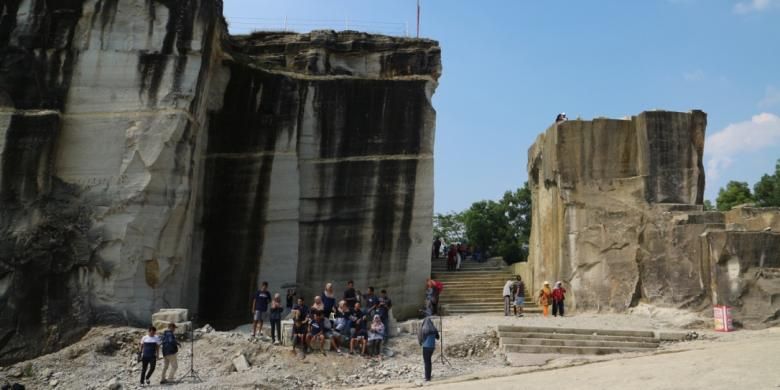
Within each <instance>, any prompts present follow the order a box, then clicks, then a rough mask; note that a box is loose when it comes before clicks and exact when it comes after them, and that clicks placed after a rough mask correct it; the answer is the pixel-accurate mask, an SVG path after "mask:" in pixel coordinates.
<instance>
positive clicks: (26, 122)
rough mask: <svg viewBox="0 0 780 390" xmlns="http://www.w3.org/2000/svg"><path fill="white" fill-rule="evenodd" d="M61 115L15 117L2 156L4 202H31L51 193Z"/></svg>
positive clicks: (2, 195) (1, 189)
mask: <svg viewBox="0 0 780 390" xmlns="http://www.w3.org/2000/svg"><path fill="white" fill-rule="evenodd" d="M59 128H60V118H59V115H55V114H50V115H35V116H28V115H13V116H12V117H11V122H10V126H9V128H8V130H7V131H6V134H5V149H4V150H3V153H2V160H1V161H0V164H2V171H0V174H2V176H0V177H2V181H0V183H2V185H1V186H0V198H2V199H3V200H4V201H10V202H28V201H33V200H35V199H37V198H38V197H39V196H41V195H44V194H46V193H47V191H48V188H49V180H50V174H51V168H52V167H51V160H52V159H51V155H52V153H53V146H54V142H55V139H56V137H57V134H58V133H59Z"/></svg>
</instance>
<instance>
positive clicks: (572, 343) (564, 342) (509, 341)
mask: <svg viewBox="0 0 780 390" xmlns="http://www.w3.org/2000/svg"><path fill="white" fill-rule="evenodd" d="M508 345H536V346H559V347H602V348H603V347H607V348H645V349H655V348H658V342H657V341H652V342H648V341H607V340H577V339H539V338H504V337H502V338H501V339H500V341H499V346H508Z"/></svg>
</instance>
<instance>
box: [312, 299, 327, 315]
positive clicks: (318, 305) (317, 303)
mask: <svg viewBox="0 0 780 390" xmlns="http://www.w3.org/2000/svg"><path fill="white" fill-rule="evenodd" d="M309 309H310V310H311V312H312V313H314V311H315V310H316V311H318V312H323V311H325V304H324V303H322V297H320V296H319V295H317V296H316V297H314V303H312V304H311V308H309Z"/></svg>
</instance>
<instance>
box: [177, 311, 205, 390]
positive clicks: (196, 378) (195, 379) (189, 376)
mask: <svg viewBox="0 0 780 390" xmlns="http://www.w3.org/2000/svg"><path fill="white" fill-rule="evenodd" d="M196 319H197V315H193V316H192V326H191V327H190V370H189V371H187V373H186V374H184V376H182V377H181V378H179V380H178V382H184V381H185V380H188V381H190V382H192V383H200V382H203V379H201V377H200V375H198V371H196V370H195V320H196Z"/></svg>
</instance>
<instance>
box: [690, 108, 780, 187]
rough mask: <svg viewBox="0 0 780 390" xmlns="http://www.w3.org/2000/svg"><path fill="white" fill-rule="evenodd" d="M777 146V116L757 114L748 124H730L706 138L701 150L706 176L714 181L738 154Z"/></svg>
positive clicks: (779, 129) (779, 131)
mask: <svg viewBox="0 0 780 390" xmlns="http://www.w3.org/2000/svg"><path fill="white" fill-rule="evenodd" d="M775 145H780V117H778V116H777V115H775V114H770V113H761V114H758V115H756V116H754V117H753V118H751V119H750V120H749V121H745V122H739V123H732V124H730V125H728V126H726V128H725V129H723V130H721V131H719V132H717V133H715V134H713V135H711V136H709V137H707V141H706V143H705V147H704V150H705V151H706V152H707V154H708V155H709V156H711V157H710V159H709V160H708V161H707V176H709V177H710V178H712V179H715V180H717V179H718V178H719V176H720V171H722V170H723V169H726V168H728V167H730V166H731V165H732V164H734V161H735V158H736V157H738V155H740V154H744V153H750V152H754V151H758V150H761V149H765V148H771V147H774V146H775Z"/></svg>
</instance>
